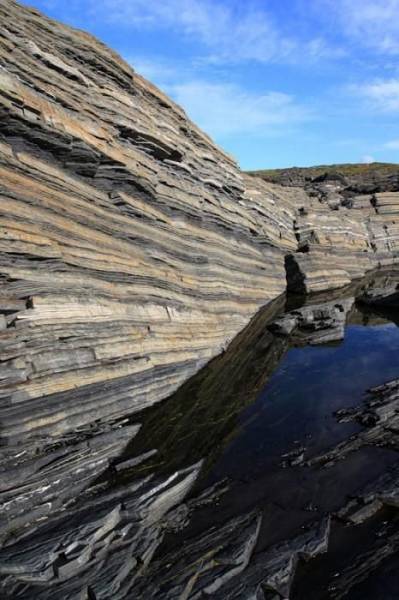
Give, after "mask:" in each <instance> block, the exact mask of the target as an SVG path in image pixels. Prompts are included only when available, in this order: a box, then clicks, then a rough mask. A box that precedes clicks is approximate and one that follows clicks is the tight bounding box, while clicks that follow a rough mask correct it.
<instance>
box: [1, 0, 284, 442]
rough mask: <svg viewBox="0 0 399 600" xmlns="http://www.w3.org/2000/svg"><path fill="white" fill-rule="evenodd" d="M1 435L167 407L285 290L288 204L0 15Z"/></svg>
mask: <svg viewBox="0 0 399 600" xmlns="http://www.w3.org/2000/svg"><path fill="white" fill-rule="evenodd" d="M0 22H1V39H0V65H1V70H0V81H1V85H0V135H1V138H0V163H1V164H0V168H1V242H0V244H1V246H0V249H1V257H0V260H1V263H0V272H1V299H0V302H1V314H2V320H1V325H2V328H3V333H2V338H1V352H2V360H3V377H2V388H1V390H2V391H1V397H2V398H3V399H4V402H5V403H6V405H8V406H9V408H8V409H7V410H6V411H4V413H2V417H1V421H2V425H3V433H2V436H3V438H6V439H7V440H8V441H10V442H13V443H14V442H16V441H18V439H20V438H21V437H23V438H24V439H26V438H27V436H34V437H35V438H36V437H37V436H39V437H40V436H42V435H43V436H48V435H50V436H51V437H54V438H56V437H58V436H65V435H66V434H67V433H68V432H69V431H71V430H73V429H74V428H75V427H76V426H77V425H79V426H81V427H83V426H89V424H90V423H92V421H93V420H95V419H99V418H104V419H107V420H115V419H117V418H120V417H122V416H124V415H125V414H126V412H127V411H128V412H130V413H131V412H133V411H135V410H138V409H140V408H142V407H143V406H144V405H148V404H149V403H152V402H155V401H157V400H160V399H161V398H164V397H166V396H167V395H169V394H170V393H171V392H172V391H173V390H174V389H175V388H176V387H178V386H179V385H180V384H181V383H182V382H183V381H184V379H186V378H187V377H188V376H189V375H190V374H192V373H193V372H194V371H196V370H198V368H199V367H200V366H201V365H203V364H204V363H205V362H207V361H208V360H209V359H210V358H211V357H212V356H214V355H215V354H217V353H219V352H220V351H221V349H222V348H223V347H224V346H225V344H226V343H227V342H228V341H229V340H230V339H232V338H233V337H234V336H235V335H236V334H237V333H238V331H239V330H241V329H242V328H243V326H244V325H245V324H246V323H247V322H248V321H249V319H250V317H251V316H252V315H253V314H254V313H255V312H256V310H257V309H258V308H259V307H260V306H261V305H263V304H265V303H267V302H268V301H269V300H270V299H272V298H274V297H276V296H278V295H279V294H281V293H282V292H283V291H284V289H285V271H284V254H285V252H289V251H292V250H294V249H295V248H296V240H295V235H294V232H293V228H292V221H293V208H292V206H291V203H290V201H289V200H288V201H287V202H285V203H284V204H281V203H280V197H279V195H278V192H274V191H273V188H272V187H270V186H267V185H263V183H262V182H255V181H254V182H253V181H252V180H251V181H250V184H251V185H250V186H246V182H247V179H246V178H245V177H244V176H243V175H242V174H241V173H240V171H239V170H238V168H237V166H236V164H235V163H234V162H233V160H232V159H231V158H229V157H228V156H226V155H225V154H224V153H223V152H222V151H221V150H220V149H218V148H217V147H216V146H215V145H214V144H213V143H212V142H211V141H210V140H209V139H208V137H207V136H206V135H205V134H203V133H202V132H201V131H200V130H199V129H198V128H196V127H195V126H194V125H193V124H192V123H191V122H190V121H189V120H188V119H187V118H186V116H185V114H184V112H183V111H182V110H181V109H180V108H179V107H178V106H176V105H175V104H173V103H172V102H171V101H170V100H169V99H168V98H166V97H165V96H164V95H163V94H162V93H161V92H160V91H159V90H157V89H155V88H154V87H153V86H152V85H151V84H149V83H148V82H146V81H145V80H144V79H142V78H141V77H140V76H139V75H137V74H136V73H134V72H133V71H132V70H131V69H130V67H129V66H128V65H127V64H126V63H124V62H123V61H122V60H121V59H120V58H119V57H118V56H116V55H115V54H114V53H112V52H111V51H110V50H108V49H106V48H105V47H104V46H103V45H102V44H101V43H99V42H98V41H96V40H94V39H93V38H92V37H90V36H88V35H86V34H85V33H81V32H78V31H74V30H72V29H69V28H67V27H63V26H61V25H58V24H56V23H54V22H52V21H49V20H47V19H45V18H44V17H42V16H41V15H39V14H38V13H36V12H35V11H33V10H30V9H26V8H22V7H20V6H18V5H17V4H15V3H14V2H12V1H9V0H2V1H1V2H0Z"/></svg>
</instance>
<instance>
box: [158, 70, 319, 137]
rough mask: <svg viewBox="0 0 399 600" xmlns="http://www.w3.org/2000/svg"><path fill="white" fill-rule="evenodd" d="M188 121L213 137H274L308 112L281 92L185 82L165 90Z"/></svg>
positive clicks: (303, 119) (308, 117)
mask: <svg viewBox="0 0 399 600" xmlns="http://www.w3.org/2000/svg"><path fill="white" fill-rule="evenodd" d="M166 91H167V92H168V93H169V94H170V95H171V96H172V97H173V98H174V99H175V100H176V102H178V104H180V105H181V106H183V108H184V109H185V110H186V111H187V113H188V115H189V116H190V118H191V119H192V120H193V121H194V122H195V123H197V124H198V125H199V126H200V127H201V128H202V129H204V130H205V131H206V132H207V133H209V134H210V135H212V136H215V137H221V136H230V135H235V134H240V135H251V136H265V135H276V134H280V133H283V132H285V131H286V130H287V129H289V128H291V127H293V126H295V125H298V124H300V123H303V122H304V121H307V120H309V119H310V118H311V117H312V115H311V112H310V111H309V110H308V109H306V108H304V107H302V106H300V105H298V104H297V103H296V101H295V99H294V98H293V97H292V96H290V95H288V94H284V93H281V92H274V91H269V92H266V93H264V94H255V93H251V92H248V91H247V90H244V89H242V88H240V87H239V86H237V85H234V84H222V83H211V82H207V81H201V80H193V81H188V82H185V83H182V84H177V85H176V84H175V85H170V86H167V87H166Z"/></svg>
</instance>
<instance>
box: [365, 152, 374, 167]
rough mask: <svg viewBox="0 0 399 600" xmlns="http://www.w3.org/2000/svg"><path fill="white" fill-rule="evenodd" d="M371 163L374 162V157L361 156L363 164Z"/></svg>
mask: <svg viewBox="0 0 399 600" xmlns="http://www.w3.org/2000/svg"><path fill="white" fill-rule="evenodd" d="M373 162H375V158H374V156H370V155H369V154H366V155H365V156H362V163H363V164H365V165H370V164H371V163H373Z"/></svg>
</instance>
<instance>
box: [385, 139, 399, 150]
mask: <svg viewBox="0 0 399 600" xmlns="http://www.w3.org/2000/svg"><path fill="white" fill-rule="evenodd" d="M384 148H387V149H388V150H399V140H391V141H390V142H387V143H386V144H384Z"/></svg>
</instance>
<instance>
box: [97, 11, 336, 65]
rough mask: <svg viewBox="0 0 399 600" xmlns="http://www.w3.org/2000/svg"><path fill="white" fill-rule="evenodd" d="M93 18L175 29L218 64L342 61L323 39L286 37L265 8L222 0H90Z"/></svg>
mask: <svg viewBox="0 0 399 600" xmlns="http://www.w3.org/2000/svg"><path fill="white" fill-rule="evenodd" d="M90 1H91V3H92V4H91V13H92V16H93V18H95V19H101V20H107V21H108V22H113V23H117V24H119V25H121V26H123V27H126V26H130V27H140V28H143V27H147V28H149V29H170V30H174V31H176V32H179V33H180V34H181V35H182V36H184V38H185V39H186V41H192V42H195V43H196V44H198V43H199V44H201V45H202V46H203V49H204V52H205V51H206V59H207V60H208V61H209V62H214V63H234V62H240V61H251V60H252V61H258V62H261V63H267V62H279V63H281V62H283V63H284V62H288V63H296V64H298V63H305V62H314V61H316V60H319V59H321V58H323V59H325V58H337V57H339V56H342V55H343V54H344V52H343V50H342V49H341V48H337V47H334V46H330V45H329V44H328V43H327V42H326V40H324V39H323V38H322V37H320V36H311V37H310V38H308V39H301V38H299V37H298V36H297V35H295V34H293V33H292V34H291V33H285V32H283V30H282V27H281V25H278V24H277V23H276V21H275V20H274V19H273V18H272V16H271V14H270V13H269V12H268V11H267V10H265V9H264V8H263V5H262V4H259V3H256V2H252V3H241V2H240V3H238V2H237V3H235V2H231V3H224V2H222V1H221V0H163V1H162V2H160V1H155V2H151V1H148V0H96V1H95V2H94V0H90Z"/></svg>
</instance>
